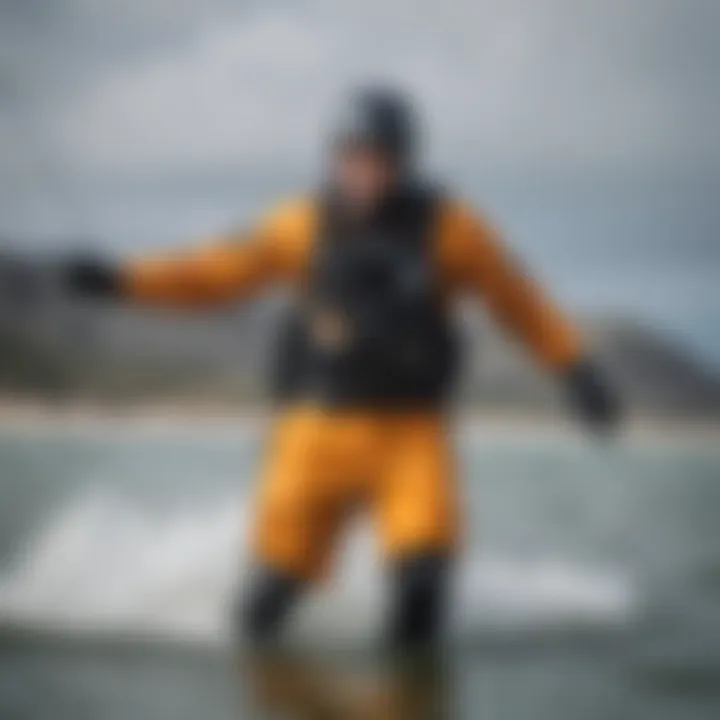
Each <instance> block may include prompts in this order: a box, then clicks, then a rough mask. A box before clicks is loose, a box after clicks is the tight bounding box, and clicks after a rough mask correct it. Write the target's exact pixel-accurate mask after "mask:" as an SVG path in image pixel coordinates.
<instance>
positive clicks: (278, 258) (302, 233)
mask: <svg viewBox="0 0 720 720" xmlns="http://www.w3.org/2000/svg"><path fill="white" fill-rule="evenodd" d="M311 214H312V213H311V208H310V207H309V206H308V205H307V204H301V203H294V204H292V205H288V206H286V207H283V208H281V209H280V210H279V211H276V212H275V213H273V214H272V215H271V216H270V217H269V218H268V219H267V220H266V221H265V222H264V223H262V224H261V226H260V227H259V228H258V229H257V230H255V231H254V232H251V233H249V234H247V235H244V234H241V233H238V234H231V235H229V236H227V237H224V238H220V239H218V240H215V241H211V242H209V243H207V244H205V245H204V246H201V247H199V248H196V249H193V250H189V251H186V252H181V253H174V254H169V255H165V256H156V257H149V258H141V259H139V260H136V261H133V262H129V263H127V264H126V265H121V266H117V267H115V266H111V265H108V264H105V263H100V262H88V261H80V262H75V263H71V264H70V265H69V266H68V267H67V268H66V280H67V284H68V286H69V288H70V289H71V291H73V292H75V293H78V294H83V295H86V296H94V297H113V298H119V299H124V300H128V301H133V302H138V303H144V304H150V305H160V306H169V307H178V308H204V307H214V306H217V305H220V304H223V303H225V302H229V301H231V300H234V299H236V298H238V297H242V296H245V295H248V294H250V293H251V292H253V291H254V290H256V289H258V288H260V287H262V286H263V285H266V284H269V283H270V282H274V281H278V280H285V279H289V280H292V279H294V278H296V277H297V276H298V275H299V274H300V273H301V272H302V269H303V267H304V263H305V261H306V256H307V249H308V244H309V241H310V238H311V236H312V232H311V228H310V227H309V225H310V223H311V222H312V217H311Z"/></svg>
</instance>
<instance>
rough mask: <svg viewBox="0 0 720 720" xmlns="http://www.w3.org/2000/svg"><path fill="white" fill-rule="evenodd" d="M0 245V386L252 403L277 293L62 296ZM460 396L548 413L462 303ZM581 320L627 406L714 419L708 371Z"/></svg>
mask: <svg viewBox="0 0 720 720" xmlns="http://www.w3.org/2000/svg"><path fill="white" fill-rule="evenodd" d="M38 267H39V266H38V265H37V264H32V265H30V264H28V263H18V262H17V261H12V260H11V258H8V257H5V258H2V256H0V393H3V394H17V393H22V394H30V395H34V396H40V397H46V398H75V397H81V398H94V399H103V400H111V399H112V400H116V401H123V400H126V401H133V400H138V399H143V400H151V399H156V398H158V399H159V398H173V399H182V398H187V399H211V400H215V401H220V402H228V403H242V402H257V401H258V400H261V399H263V398H264V397H265V395H266V388H267V386H268V382H267V380H268V378H267V375H268V370H267V368H268V366H269V360H270V358H271V354H272V351H271V348H272V342H273V336H274V328H275V326H276V322H275V321H276V320H277V318H278V315H279V313H280V312H281V307H282V304H283V303H282V299H280V298H270V299H265V300H264V301H260V302H256V303H253V304H251V305H249V306H248V307H246V308H233V309H230V310H228V311H226V312H223V313H217V314H213V315H209V316H201V317H187V316H185V317H183V316H180V315H177V314H172V313H161V312H148V311H144V312H140V311H137V310H131V309H127V308H120V307H114V306H112V305H101V306H90V305H85V304H81V303H74V302H71V301H70V300H69V299H68V298H66V297H64V296H63V294H62V293H61V292H59V290H58V288H57V286H56V282H55V280H54V273H53V272H52V268H51V267H50V266H45V268H44V270H39V269H38ZM461 324H462V325H463V327H464V328H465V336H466V344H467V346H468V351H469V352H468V359H467V361H466V363H465V372H464V381H463V386H462V392H461V393H459V395H460V397H461V399H462V401H463V402H464V403H467V404H468V405H471V406H474V407H475V406H477V407H501V408H513V409H518V410H528V411H538V412H553V411H555V410H556V409H557V408H558V407H559V405H560V400H561V398H560V397H559V395H558V389H557V386H556V384H555V383H553V382H552V379H551V378H548V377H547V375H545V374H543V373H542V372H540V371H538V369H537V368H536V367H535V366H534V364H533V363H532V361H531V360H530V359H529V358H527V357H526V355H525V353H524V352H523V351H522V349H520V348H517V347H515V346H514V345H513V344H512V343H511V342H508V341H507V340H506V339H504V338H503V337H502V336H501V335H500V333H499V332H498V331H497V330H496V329H495V328H494V327H493V325H492V323H490V322H488V321H487V319H486V318H484V317H483V316H481V315H480V314H479V313H477V312H470V313H464V314H463V317H462V318H461ZM582 324H583V328H584V330H585V332H586V335H587V337H588V340H589V342H590V344H591V345H592V346H593V347H594V348H595V349H596V351H597V354H598V355H599V357H601V358H602V360H603V363H604V365H605V367H606V369H607V372H608V373H609V375H611V376H612V378H613V379H614V380H615V382H616V383H617V385H618V387H619V388H620V390H621V391H622V393H623V395H624V396H625V398H626V402H627V404H628V405H629V407H630V408H631V409H632V410H633V411H634V412H636V413H638V414H641V415H647V416H653V417H685V418H720V375H719V374H718V373H716V372H713V371H712V370H710V369H709V368H707V367H704V366H702V365H701V364H699V363H698V362H697V361H696V360H695V358H693V357H692V355H691V354H689V353H688V352H687V351H686V350H685V349H684V348H683V347H681V346H679V345H677V344H676V343H674V342H672V341H671V340H670V339H668V338H667V337H664V336H663V335H662V334H661V333H658V332H656V331H654V330H653V329H651V328H648V327H645V326H643V325H640V324H638V323H635V322H633V321H631V320H628V319H617V318H616V319H598V318H587V319H585V321H583V323H582Z"/></svg>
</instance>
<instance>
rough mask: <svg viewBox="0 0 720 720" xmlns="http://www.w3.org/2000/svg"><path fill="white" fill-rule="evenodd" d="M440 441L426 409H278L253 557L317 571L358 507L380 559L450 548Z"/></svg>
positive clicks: (303, 573) (443, 439)
mask: <svg viewBox="0 0 720 720" xmlns="http://www.w3.org/2000/svg"><path fill="white" fill-rule="evenodd" d="M450 445H451V443H450V438H449V433H448V431H447V428H446V425H445V420H444V418H443V416H441V415H440V414H436V413H399V412H398V413H387V412H385V413H383V412H364V411H358V412H335V411H331V412H328V411H323V410H321V409H319V408H312V407H297V408H295V409H292V410H290V411H288V412H286V413H285V414H284V415H283V416H282V417H281V418H280V420H279V421H278V423H277V426H276V428H275V430H274V433H273V435H272V438H271V443H270V447H269V452H268V457H267V458H266V461H265V468H264V472H263V478H262V482H261V485H260V496H259V499H258V505H259V507H258V512H257V521H256V523H257V524H256V527H255V533H254V545H255V553H256V557H257V558H258V559H259V560H260V561H261V562H263V563H265V564H267V565H269V566H271V567H274V568H277V569H281V570H284V571H286V572H289V573H291V574H293V575H295V576H297V577H301V578H304V579H312V578H314V577H316V576H318V575H322V574H323V573H324V572H325V570H326V569H327V564H328V561H329V559H330V556H331V553H332V549H333V546H334V541H335V539H336V537H337V534H338V531H339V530H340V529H341V527H342V523H343V521H344V520H345V519H347V518H348V516H349V515H350V514H351V513H352V512H354V511H356V510H357V509H359V508H363V507H364V508H368V509H369V510H370V514H371V516H372V519H373V522H374V525H375V527H376V528H377V531H378V534H379V538H380V543H381V546H382V549H383V551H384V553H385V554H386V555H389V556H390V557H400V556H405V555H408V554H412V553H415V552H420V551H424V550H440V551H444V550H451V549H452V548H453V546H454V545H455V543H456V541H457V533H458V522H457V502H456V482H455V473H454V468H453V457H452V451H451V447H450Z"/></svg>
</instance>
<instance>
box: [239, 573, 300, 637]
mask: <svg viewBox="0 0 720 720" xmlns="http://www.w3.org/2000/svg"><path fill="white" fill-rule="evenodd" d="M301 589H302V583H301V582H300V581H299V580H297V579H296V578H293V577H291V576H289V575H287V574H284V573H281V572H279V571H276V570H273V569H271V568H258V570H257V572H256V574H255V576H254V577H253V579H252V581H251V585H250V589H249V591H248V594H247V596H246V597H245V598H244V600H243V601H242V603H241V606H240V608H239V615H240V617H239V618H238V620H239V621H240V623H241V624H242V625H243V626H244V630H245V633H246V635H247V636H248V638H249V639H250V640H251V641H253V642H263V641H266V640H271V639H272V638H273V637H275V636H276V635H277V633H278V632H279V631H280V629H281V628H282V625H283V621H284V620H285V618H286V617H287V615H288V614H289V612H290V610H291V609H292V607H293V606H294V604H295V601H296V599H297V598H298V596H299V595H300V591H301Z"/></svg>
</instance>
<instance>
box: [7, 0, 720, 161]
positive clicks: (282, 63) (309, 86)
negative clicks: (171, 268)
mask: <svg viewBox="0 0 720 720" xmlns="http://www.w3.org/2000/svg"><path fill="white" fill-rule="evenodd" d="M44 4H47V5H48V6H50V5H52V6H53V7H54V10H53V12H52V14H51V15H50V16H49V18H50V19H49V20H48V19H47V18H46V19H44V20H43V19H42V18H41V14H40V13H39V12H38V13H36V14H34V15H31V16H30V18H29V19H28V18H26V19H25V25H24V27H25V28H26V31H27V34H28V35H31V36H32V37H34V38H36V40H37V39H38V38H42V37H45V38H46V40H47V38H48V37H52V38H54V40H53V42H47V43H46V45H45V47H46V50H44V51H43V52H44V53H45V55H44V56H43V55H42V53H41V57H46V59H47V60H48V61H50V60H52V59H53V58H54V57H56V55H54V54H53V53H56V52H57V48H58V47H60V46H61V45H62V40H63V38H65V39H66V41H67V38H76V37H79V35H80V30H79V28H80V29H81V28H84V31H85V33H86V35H87V33H88V32H89V33H90V34H91V36H92V37H94V38H95V40H94V41H93V42H92V43H89V44H88V42H87V41H86V42H84V43H83V44H81V47H82V48H84V50H83V52H84V53H85V56H86V57H92V58H93V62H92V68H94V69H92V70H91V69H88V68H87V67H86V65H87V63H86V64H85V65H83V64H82V63H81V62H79V61H78V57H77V56H80V57H82V56H83V52H76V53H75V59H74V60H73V61H72V62H70V61H68V62H67V63H66V64H65V65H62V64H61V68H60V69H59V70H58V69H56V70H55V71H48V77H57V76H59V75H60V76H63V81H62V82H61V83H58V84H59V85H61V86H62V88H63V90H62V93H60V94H59V95H58V94H53V99H52V103H51V104H50V106H49V107H50V108H51V110H50V109H49V107H44V106H42V105H41V107H43V112H44V113H47V112H50V111H52V113H53V116H52V120H51V121H50V122H49V123H45V126H46V132H47V134H48V135H49V136H51V137H52V143H53V144H54V145H55V146H56V147H57V148H59V151H60V152H61V153H62V155H63V157H64V158H66V160H67V161H68V162H69V163H71V164H72V165H73V167H75V168H77V169H78V170H82V171H87V172H101V173H112V172H131V173H150V172H167V171H170V170H173V169H177V168H182V169H190V170H192V169H196V170H201V169H207V168H216V167H218V166H232V167H241V168H247V169H248V170H249V171H251V170H252V169H253V168H259V167H263V166H268V165H269V166H271V167H275V168H278V169H281V170H282V169H285V170H287V171H290V170H292V169H294V168H297V167H298V166H301V165H304V164H307V163H308V162H312V159H313V157H314V153H315V151H316V150H317V147H318V144H319V142H320V137H321V135H322V128H323V127H324V123H325V122H326V118H327V115H328V108H329V106H330V105H331V103H332V100H333V98H334V97H335V96H336V94H337V92H338V91H339V89H341V88H342V87H344V86H345V85H347V84H348V82H350V81H352V80H353V79H356V78H367V77H382V78H391V79H395V80H396V81H398V82H401V83H402V84H404V85H407V86H408V87H409V88H410V89H411V90H413V91H414V92H415V94H416V95H418V96H419V98H420V99H421V101H422V104H423V105H424V107H425V108H426V109H427V113H428V115H429V122H430V124H431V125H432V128H433V139H434V143H433V149H434V153H435V155H436V156H438V157H441V158H443V160H444V162H445V164H447V165H450V166H453V167H472V166H478V165H484V166H491V167H497V168H518V167H519V168H538V167H539V168H540V169H553V168H570V169H578V168H602V169H607V168H610V169H615V170H617V171H626V170H628V169H630V168H632V167H634V166H638V165H639V166H643V167H645V166H647V167H650V168H652V167H662V166H663V165H665V166H668V165H669V166H671V167H677V166H683V167H686V166H689V167H693V166H696V165H698V164H704V165H707V164H711V165H714V166H717V165H718V163H720V141H719V140H718V137H717V130H716V128H717V126H718V122H719V121H720V88H719V87H718V84H717V81H716V68H717V67H718V66H720V43H719V42H718V31H717V29H716V28H717V27H718V26H719V21H720V6H717V5H716V4H711V3H704V2H702V0H686V2H683V3H678V2H674V1H673V0H635V1H634V2H633V3H628V2H626V1H625V0H467V1H463V0H446V2H443V3H439V2H435V1H434V0H413V1H412V2H411V1H409V0H394V1H393V2H388V0H364V1H363V2H355V3H350V2H345V3H338V2H336V1H335V0H309V1H307V2H300V3H286V2H281V1H277V0H276V1H275V2H263V3H254V4H249V3H248V4H243V5H242V6H240V5H239V4H238V3H233V2H230V0H213V1H212V2H205V3H196V2H190V1H189V0H183V1H181V2H176V1H175V0H172V1H171V0H158V1H156V2H154V3H141V2H140V1H139V0H138V1H137V2H120V0H111V1H109V2H104V3H96V2H92V0H72V1H71V2H69V3H68V4H67V7H68V8H70V11H68V12H69V15H70V17H68V16H63V14H62V13H61V12H60V11H59V10H58V9H57V8H58V6H57V4H56V3H48V2H47V0H46V2H45V3H44ZM63 18H64V19H63ZM16 24H17V23H16ZM102 42H104V43H105V45H106V47H107V49H106V50H104V49H103V47H102ZM38 43H39V40H38V41H37V42H36V44H38ZM66 47H67V46H66ZM48 48H49V49H48ZM52 48H56V50H52ZM67 49H68V52H69V55H71V56H73V48H67ZM95 58H96V59H95ZM16 60H17V59H16ZM38 62H39V63H40V65H39V66H40V67H41V66H42V63H41V62H40V61H38ZM37 64H38V63H33V67H35V66H36V65H37ZM16 65H17V62H16ZM20 65H21V66H22V63H20ZM63 67H64V69H65V71H66V72H65V73H63ZM83 68H84V69H83ZM22 70H23V68H22V67H21V71H22ZM25 70H27V68H25ZM33 77H35V78H37V77H38V73H37V72H36V73H35V74H34V75H33ZM73 78H75V79H76V80H78V78H82V82H80V81H79V80H78V81H77V82H76V83H75V84H73ZM56 82H58V81H57V80H56ZM39 85H40V86H42V83H39ZM0 132H3V131H2V129H1V128H0Z"/></svg>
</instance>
